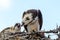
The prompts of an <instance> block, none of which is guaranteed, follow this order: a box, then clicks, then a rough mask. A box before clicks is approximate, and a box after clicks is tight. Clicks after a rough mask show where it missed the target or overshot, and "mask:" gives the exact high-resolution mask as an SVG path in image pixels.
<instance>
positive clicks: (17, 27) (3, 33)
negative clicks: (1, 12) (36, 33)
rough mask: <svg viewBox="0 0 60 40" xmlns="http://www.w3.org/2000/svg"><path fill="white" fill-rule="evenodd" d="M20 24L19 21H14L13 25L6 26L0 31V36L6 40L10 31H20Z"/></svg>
mask: <svg viewBox="0 0 60 40" xmlns="http://www.w3.org/2000/svg"><path fill="white" fill-rule="evenodd" d="M20 29H21V25H20V23H16V24H15V25H14V26H11V27H7V28H5V29H4V30H2V31H1V32H0V38H2V40H3V39H6V40H8V37H9V36H10V35H9V34H10V33H15V32H21V30H20Z"/></svg>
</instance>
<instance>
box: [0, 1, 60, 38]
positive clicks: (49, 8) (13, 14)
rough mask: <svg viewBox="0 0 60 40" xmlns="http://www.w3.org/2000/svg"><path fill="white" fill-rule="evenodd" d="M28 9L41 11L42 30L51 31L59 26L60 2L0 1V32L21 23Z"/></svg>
mask: <svg viewBox="0 0 60 40" xmlns="http://www.w3.org/2000/svg"><path fill="white" fill-rule="evenodd" d="M29 9H37V10H38V9H40V10H41V12H42V15H43V26H42V30H46V31H47V30H52V29H55V28H56V25H60V0H0V31H2V30H3V29H4V28H6V27H10V26H13V25H14V24H15V23H17V22H19V23H21V22H22V15H23V12H24V11H26V10H29ZM22 29H23V28H22ZM51 38H55V37H53V36H51Z"/></svg>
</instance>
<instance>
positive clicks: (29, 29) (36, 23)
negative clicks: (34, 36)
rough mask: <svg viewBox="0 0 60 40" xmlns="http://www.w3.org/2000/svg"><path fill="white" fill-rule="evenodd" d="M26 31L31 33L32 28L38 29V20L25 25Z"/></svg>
mask: <svg viewBox="0 0 60 40" xmlns="http://www.w3.org/2000/svg"><path fill="white" fill-rule="evenodd" d="M27 29H28V32H29V33H31V32H32V31H33V30H34V31H39V23H38V20H36V22H35V23H34V24H30V25H28V26H27Z"/></svg>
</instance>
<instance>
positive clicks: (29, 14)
mask: <svg viewBox="0 0 60 40" xmlns="http://www.w3.org/2000/svg"><path fill="white" fill-rule="evenodd" d="M22 19H23V21H22V22H23V24H24V25H27V24H31V23H34V22H35V20H37V10H35V9H31V10H27V11H25V12H24V13H23V17H22Z"/></svg>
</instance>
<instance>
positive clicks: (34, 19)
mask: <svg viewBox="0 0 60 40" xmlns="http://www.w3.org/2000/svg"><path fill="white" fill-rule="evenodd" d="M42 23H43V20H42V14H41V11H40V10H36V9H30V10H27V11H25V12H24V13H23V16H22V25H24V28H25V30H26V31H27V32H33V31H39V30H41V28H42Z"/></svg>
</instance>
